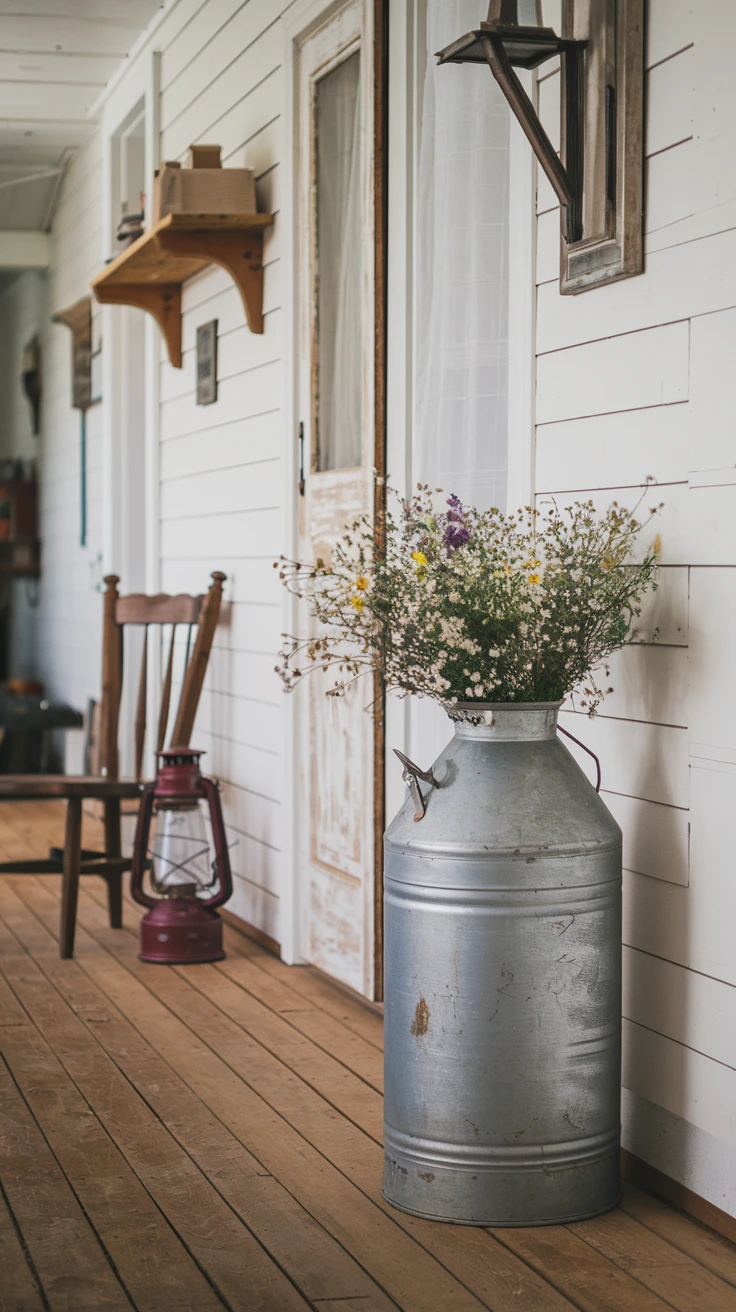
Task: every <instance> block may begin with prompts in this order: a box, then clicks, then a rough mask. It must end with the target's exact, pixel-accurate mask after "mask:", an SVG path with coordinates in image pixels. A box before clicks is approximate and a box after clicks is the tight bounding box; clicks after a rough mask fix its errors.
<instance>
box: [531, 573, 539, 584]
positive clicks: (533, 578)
mask: <svg viewBox="0 0 736 1312" xmlns="http://www.w3.org/2000/svg"><path fill="white" fill-rule="evenodd" d="M529 582H530V583H538V582H539V575H538V574H530V575H529Z"/></svg>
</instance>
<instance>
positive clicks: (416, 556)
mask: <svg viewBox="0 0 736 1312" xmlns="http://www.w3.org/2000/svg"><path fill="white" fill-rule="evenodd" d="M411 558H412V560H415V561H416V562H417V565H426V563H427V557H426V556H425V554H424V552H423V551H412V553H411Z"/></svg>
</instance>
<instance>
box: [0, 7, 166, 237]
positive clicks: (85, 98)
mask: <svg viewBox="0 0 736 1312" xmlns="http://www.w3.org/2000/svg"><path fill="white" fill-rule="evenodd" d="M161 8H162V0H0V231H16V232H17V231H48V229H49V228H50V226H51V219H52V215H53V206H54V201H55V197H56V194H57V191H58V178H59V174H58V172H57V173H54V172H53V170H60V169H61V170H63V169H64V167H65V166H66V164H67V162H68V161H69V159H70V158H71V156H72V155H73V153H74V151H75V150H76V149H78V148H79V147H80V146H81V145H83V144H84V142H85V141H86V140H87V138H88V137H89V136H90V135H91V133H92V132H93V131H94V123H93V121H92V120H91V119H90V118H88V117H87V115H88V113H89V110H90V108H91V106H92V105H93V104H94V102H95V100H96V99H97V97H98V96H99V94H100V92H101V91H102V90H103V88H104V87H105V86H106V84H107V83H108V82H109V80H110V78H111V77H112V75H113V73H114V72H115V69H116V68H117V66H118V64H120V62H121V61H122V60H123V59H125V58H126V57H127V55H128V53H129V52H130V50H131V48H132V46H133V45H134V44H135V42H136V40H137V38H138V36H139V35H140V33H141V32H142V31H143V30H144V29H145V27H146V26H147V24H148V23H149V22H150V20H151V19H152V18H153V16H154V14H155V13H156V12H157V10H159V9H161ZM44 174H45V175H47V176H39V175H44ZM49 175H50V176H49ZM8 183H12V184H13V185H11V186H8V185H6V184H8Z"/></svg>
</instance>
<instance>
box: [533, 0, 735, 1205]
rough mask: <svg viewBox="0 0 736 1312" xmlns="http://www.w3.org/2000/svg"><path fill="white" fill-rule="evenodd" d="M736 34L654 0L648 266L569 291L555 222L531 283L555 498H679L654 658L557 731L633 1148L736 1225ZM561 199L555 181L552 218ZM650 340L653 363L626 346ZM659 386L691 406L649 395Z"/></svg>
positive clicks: (727, 12)
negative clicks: (573, 786)
mask: <svg viewBox="0 0 736 1312" xmlns="http://www.w3.org/2000/svg"><path fill="white" fill-rule="evenodd" d="M734 40H736V10H734V9H733V8H732V7H729V6H725V7H724V6H720V5H713V6H710V5H708V6H700V7H697V6H694V5H693V4H692V2H691V0H651V2H650V4H649V5H648V51H647V65H648V68H649V73H648V78H647V102H648V117H647V135H646V154H647V156H648V159H647V166H646V207H645V216H646V241H645V249H646V272H645V273H644V274H643V276H640V277H634V278H630V279H627V280H622V281H621V282H619V283H616V284H612V285H610V286H608V287H604V288H601V289H599V290H597V291H592V292H587V293H585V294H583V295H579V296H575V297H560V295H559V291H558V286H557V249H556V247H557V222H558V214H557V213H552V212H549V213H543V212H542V213H540V216H539V218H538V222H537V228H538V247H537V250H538V265H537V273H536V277H537V284H538V294H537V307H538V313H537V351H538V352H539V353H540V358H539V359H538V378H539V383H538V409H537V420H538V427H537V440H536V452H537V461H536V477H537V482H536V486H537V489H538V492H539V493H540V494H542V495H541V500H544V496H545V495H549V494H554V495H555V496H556V497H557V498H558V500H562V501H564V500H566V499H567V500H569V499H573V498H574V497H582V496H585V497H588V496H590V497H591V498H592V499H593V500H594V502H595V504H596V505H597V506H599V507H600V508H601V509H603V508H605V507H606V506H607V505H608V504H609V503H610V501H611V500H612V499H614V498H616V499H617V500H618V501H619V502H623V503H624V504H626V505H628V506H631V507H633V506H634V505H635V504H636V503H637V501H638V500H639V499H640V498H641V496H642V485H643V484H644V481H645V479H646V478H647V477H648V476H649V477H653V478H654V479H655V480H657V482H658V484H659V486H656V487H652V488H650V489H649V490H648V491H647V492H646V494H645V496H644V502H643V505H644V506H648V505H651V504H653V503H655V502H659V501H663V502H664V503H665V504H664V508H663V509H662V511H661V513H660V514H659V515H658V517H657V519H656V521H655V523H654V524H653V525H651V526H650V528H649V529H648V530H647V534H646V535H645V537H646V540H647V541H648V540H649V539H650V538H651V536H652V535H653V533H654V532H655V531H659V533H660V535H661V541H662V563H663V568H662V570H661V571H660V578H661V587H660V589H659V591H658V592H657V593H656V594H654V596H653V597H652V598H650V599H649V600H648V601H647V603H646V614H645V616H644V617H643V618H644V623H643V625H642V626H641V628H642V634H641V636H642V637H644V638H645V639H648V640H649V642H651V640H652V638H654V637H655V636H656V638H657V644H658V645H656V646H651V645H650V646H639V645H637V646H634V647H632V648H630V649H627V650H626V651H624V652H623V653H621V654H620V655H618V656H617V657H616V658H615V660H614V661H613V670H612V674H611V682H612V683H613V684H614V687H615V689H616V690H615V692H614V693H612V694H611V695H610V697H609V698H608V699H607V701H606V702H605V703H604V705H603V707H602V708H601V713H600V714H599V715H598V716H597V717H596V718H595V719H593V720H588V719H586V718H585V717H584V716H582V715H577V716H573V715H570V714H565V715H563V717H562V723H564V724H565V727H572V730H573V731H574V732H576V733H577V734H578V736H579V737H580V738H581V739H583V740H584V741H585V742H586V743H588V744H589V745H590V746H591V747H592V748H593V749H594V750H595V751H596V752H598V754H599V755H600V757H601V765H602V770H603V786H604V789H605V790H607V791H605V792H604V797H605V800H606V801H607V803H608V805H609V806H610V809H611V811H612V812H613V813H614V815H615V816H616V817H617V819H618V821H619V823H620V824H621V827H622V830H623V834H624V865H625V867H626V869H625V874H624V942H625V943H626V944H627V945H628V947H627V949H626V951H625V966H626V989H625V1014H626V1016H627V1017H628V1018H629V1019H628V1022H627V1027H626V1039H625V1054H624V1084H625V1086H626V1087H625V1091H624V1092H625V1097H624V1144H625V1145H626V1146H627V1147H628V1148H630V1150H631V1151H633V1152H636V1153H638V1154H639V1155H640V1156H643V1157H644V1158H645V1159H646V1160H648V1161H650V1162H652V1164H653V1165H654V1166H656V1167H657V1169H659V1170H663V1171H665V1172H666V1173H669V1174H672V1175H674V1176H675V1177H676V1178H677V1179H679V1180H681V1181H682V1182H683V1183H684V1184H685V1185H687V1186H688V1187H689V1188H692V1189H694V1190H695V1191H696V1192H698V1193H701V1194H702V1195H703V1196H705V1197H706V1198H709V1199H710V1200H711V1201H712V1202H713V1203H714V1204H715V1205H716V1206H719V1207H725V1208H726V1209H727V1210H729V1211H731V1212H732V1213H733V1212H734V1211H736V1191H734V1187H733V1178H734V1176H733V1165H734V1163H735V1162H736V1155H735V1154H734V1150H733V1147H732V1143H733V1134H734V1118H733V1113H732V1107H733V1100H734V1094H735V1093H736V1088H735V1087H734V1079H735V1078H736V1075H734V1070H733V1069H732V1068H733V1067H734V1066H736V1050H735V1049H734V1035H736V1006H735V1005H734V999H735V998H736V988H735V987H734V986H735V985H736V957H735V956H734V951H733V934H732V929H731V927H732V925H733V923H734V920H735V918H736V880H734V878H733V847H734V844H733V816H734V814H735V813H736V686H735V685H734V681H733V677H732V670H733V665H734V646H735V645H736V631H735V629H734V621H733V615H734V614H736V591H735V589H736V568H735V567H736V527H735V526H736V448H734V440H733V432H734V424H733V404H732V392H733V385H732V375H733V360H734V353H735V350H736V308H735V307H736V277H735V276H734V269H735V268H736V258H735V257H736V178H735V177H734V174H733V170H729V169H728V168H724V165H723V161H724V159H726V158H730V156H731V155H732V154H733V151H734V149H736V88H735V86H734V80H733V47H734ZM686 47H689V48H686ZM550 100H551V97H550V96H549V93H546V94H545V95H544V96H543V101H544V103H545V104H546V105H549V104H550ZM677 142H680V144H675V143H677ZM552 204H553V201H552V200H551V193H550V191H549V188H548V186H547V184H546V182H544V183H540V187H539V196H538V210H539V211H544V210H546V209H550V208H551V205H552ZM637 339H639V341H641V343H642V348H643V350H647V346H646V344H647V342H649V343H650V344H651V345H650V349H649V350H648V354H647V355H646V358H644V356H643V355H642V356H641V358H640V361H639V363H640V364H641V366H642V367H641V370H639V368H638V366H637V363H636V361H633V360H632V359H631V358H629V357H628V356H627V353H626V346H625V345H623V344H624V343H626V342H629V343H635V342H636V341H637ZM578 362H579V363H580V366H582V367H576V366H577V364H578ZM658 384H659V385H661V386H664V387H665V388H668V387H669V388H671V389H674V390H675V392H676V390H677V389H678V388H679V389H680V390H679V395H673V393H672V392H670V393H669V396H670V399H672V400H674V404H669V405H664V404H661V401H662V400H665V399H666V396H665V395H664V394H663V395H662V397H661V398H660V399H659V400H657V398H654V399H653V400H647V388H656V386H657V385H658ZM595 397H598V398H600V400H601V401H602V402H603V404H601V405H599V406H598V407H597V408H596V409H591V400H592V399H594V398H595ZM611 398H612V399H613V404H611ZM637 398H643V399H637ZM642 404H643V405H645V406H647V408H646V409H639V410H635V409H634V406H637V405H642ZM609 407H610V410H611V413H606V414H604V413H603V411H604V410H608V409H609ZM732 594H733V595H732ZM657 629H659V632H658V633H657V632H656V630H657ZM669 644H672V645H669ZM663 725H677V726H682V727H677V728H665V727H662V726H663ZM573 750H574V749H573ZM580 759H581V764H582V765H583V768H584V769H585V770H586V772H587V773H588V775H589V776H590V775H591V774H592V770H591V767H590V764H589V762H588V761H587V760H586V758H585V757H584V756H583V754H580Z"/></svg>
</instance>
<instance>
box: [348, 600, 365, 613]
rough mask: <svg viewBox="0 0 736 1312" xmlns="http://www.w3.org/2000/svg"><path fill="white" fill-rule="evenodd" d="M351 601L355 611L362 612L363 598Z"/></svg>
mask: <svg viewBox="0 0 736 1312" xmlns="http://www.w3.org/2000/svg"><path fill="white" fill-rule="evenodd" d="M351 600H352V603H353V605H354V607H355V609H356V610H362V609H363V607H364V606H365V597H352V598H351Z"/></svg>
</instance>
